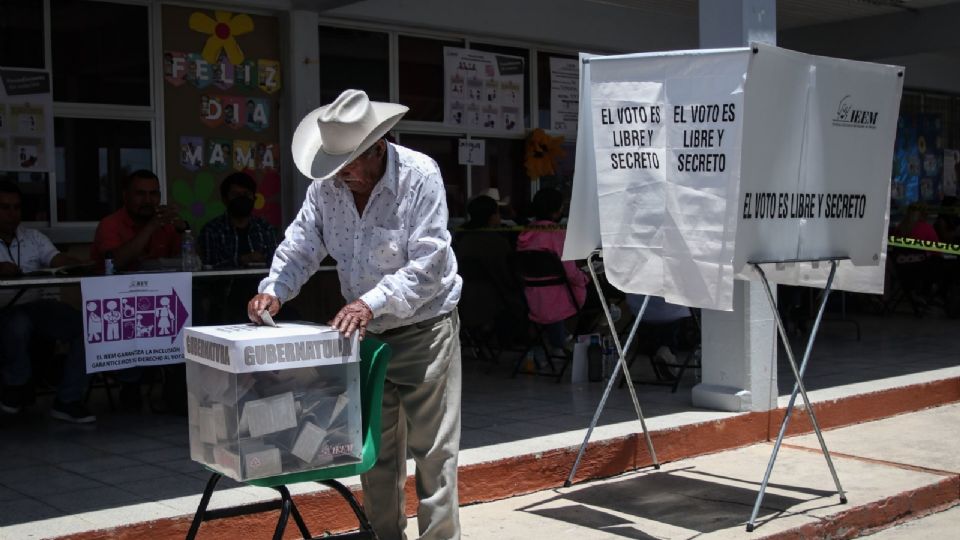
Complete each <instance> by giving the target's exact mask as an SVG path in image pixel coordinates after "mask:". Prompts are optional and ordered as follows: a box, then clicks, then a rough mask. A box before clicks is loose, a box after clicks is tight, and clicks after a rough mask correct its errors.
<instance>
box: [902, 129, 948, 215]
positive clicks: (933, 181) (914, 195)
mask: <svg viewBox="0 0 960 540" xmlns="http://www.w3.org/2000/svg"><path fill="white" fill-rule="evenodd" d="M942 134H943V120H942V119H941V118H940V115H936V114H906V115H900V119H899V121H898V123H897V143H896V146H895V151H894V154H893V186H892V189H891V190H890V198H891V199H892V201H893V203H894V207H896V208H902V207H905V206H907V205H909V204H910V203H915V202H923V203H939V202H940V199H941V198H943V150H944V149H943V138H942Z"/></svg>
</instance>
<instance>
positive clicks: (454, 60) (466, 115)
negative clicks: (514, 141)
mask: <svg viewBox="0 0 960 540" xmlns="http://www.w3.org/2000/svg"><path fill="white" fill-rule="evenodd" d="M525 69H526V68H525V64H524V60H523V58H521V57H519V56H507V55H503V54H494V53H488V52H482V51H475V50H468V49H458V48H455V47H444V48H443V76H444V79H445V82H444V99H443V103H444V114H443V121H444V123H446V124H449V125H454V126H464V127H469V128H472V129H480V130H488V131H508V132H515V133H523V129H524V128H523V92H524V88H523V74H524V70H525Z"/></svg>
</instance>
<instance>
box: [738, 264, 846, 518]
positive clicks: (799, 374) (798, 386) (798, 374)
mask: <svg viewBox="0 0 960 540" xmlns="http://www.w3.org/2000/svg"><path fill="white" fill-rule="evenodd" d="M830 265H831V266H830V275H829V277H828V278H827V284H826V286H825V287H824V289H823V297H822V298H821V300H820V308H819V309H818V310H817V317H816V319H815V320H814V324H813V328H812V329H811V330H810V336H809V338H808V339H807V347H806V349H805V350H804V353H803V360H802V362H801V364H800V368H799V370H798V369H797V365H796V361H795V360H794V357H793V348H792V347H791V346H790V341H789V339H788V338H787V334H786V331H785V330H784V327H783V322H782V321H781V320H780V312H779V311H777V306H776V301H775V300H774V299H773V293H772V291H771V289H770V283H769V281H767V276H766V274H764V272H763V269H762V268H761V267H760V265H759V264H754V265H753V266H754V268H756V270H757V272H758V273H759V274H760V278H761V280H762V281H763V286H764V289H765V290H766V292H767V299H768V300H769V301H770V306H771V307H772V309H773V314H774V319H775V320H776V323H777V330H778V332H779V334H780V339H781V340H782V341H783V346H784V349H785V350H786V353H787V359H788V361H789V363H790V368H791V370H792V371H793V374H794V377H795V378H796V383H794V386H793V392H792V393H791V394H790V401H789V403H788V404H787V409H786V413H785V415H784V417H783V421H782V422H781V423H780V431H779V433H777V439H776V441H775V442H774V445H773V452H772V453H771V454H770V460H769V462H768V463H767V470H766V472H765V473H764V475H763V481H762V482H761V483H760V492H759V493H758V494H757V500H756V502H755V503H754V505H753V512H752V513H751V514H750V520H749V521H748V522H747V532H752V531H753V529H754V526H755V522H756V519H757V514H758V513H759V512H760V504H761V502H762V501H763V496H764V494H765V493H766V491H767V483H768V482H769V481H770V474H771V473H772V472H773V465H774V462H776V460H777V454H778V453H779V452H780V446H781V444H782V443H783V438H784V436H785V435H786V432H787V426H788V425H789V424H790V416H791V414H792V411H793V407H794V403H795V402H796V399H797V391H798V390H799V391H800V392H801V393H802V394H803V400H804V403H805V404H806V407H807V412H808V413H809V414H810V420H811V423H812V424H813V429H814V431H815V432H816V434H817V438H818V439H819V441H820V448H821V449H822V450H823V454H824V457H826V460H827V466H828V467H829V469H830V474H831V475H832V476H833V481H834V483H835V484H836V486H837V492H838V493H839V494H840V502H841V503H843V504H845V503H846V502H847V497H846V495H845V493H844V491H843V487H841V486H840V478H839V477H837V471H836V469H834V466H833V461H832V460H831V459H830V452H829V451H828V450H827V445H826V443H825V442H824V440H823V434H821V433H820V426H819V424H818V422H817V419H816V415H815V414H814V412H813V405H812V404H811V403H810V400H809V398H807V393H806V389H805V388H804V387H803V374H804V373H805V372H806V370H807V364H808V362H809V360H810V355H811V353H812V351H813V343H814V340H815V339H816V336H817V332H818V331H819V329H820V321H821V320H822V319H823V313H824V311H826V307H827V300H828V299H829V296H830V290H831V288H832V286H833V278H834V276H835V275H836V271H837V261H830Z"/></svg>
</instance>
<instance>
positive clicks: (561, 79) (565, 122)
mask: <svg viewBox="0 0 960 540" xmlns="http://www.w3.org/2000/svg"><path fill="white" fill-rule="evenodd" d="M578 64H579V62H577V60H576V59H573V58H557V57H550V131H553V132H555V133H558V134H560V135H565V136H568V137H574V136H576V134H577V124H578V123H579V114H580V113H579V110H578V109H579V105H580V80H579V66H578Z"/></svg>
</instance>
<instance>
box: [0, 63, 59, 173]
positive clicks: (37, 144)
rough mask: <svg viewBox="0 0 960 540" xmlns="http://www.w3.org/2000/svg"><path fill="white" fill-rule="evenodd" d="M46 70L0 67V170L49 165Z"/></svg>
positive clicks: (50, 136)
mask: <svg viewBox="0 0 960 540" xmlns="http://www.w3.org/2000/svg"><path fill="white" fill-rule="evenodd" d="M50 92H51V89H50V73H49V72H46V71H41V70H32V69H20V68H16V69H12V68H4V67H0V171H19V172H49V171H50V170H51V168H52V167H53V165H52V161H53V109H52V106H53V99H52V96H51V93H50Z"/></svg>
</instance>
